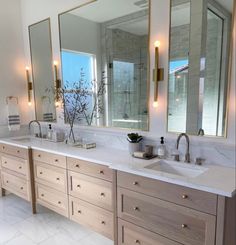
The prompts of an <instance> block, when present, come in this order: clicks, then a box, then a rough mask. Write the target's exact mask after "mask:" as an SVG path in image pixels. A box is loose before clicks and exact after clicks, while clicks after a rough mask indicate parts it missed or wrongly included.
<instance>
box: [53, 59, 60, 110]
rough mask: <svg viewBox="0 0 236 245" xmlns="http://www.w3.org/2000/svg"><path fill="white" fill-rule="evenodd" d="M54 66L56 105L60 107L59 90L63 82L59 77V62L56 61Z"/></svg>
mask: <svg viewBox="0 0 236 245" xmlns="http://www.w3.org/2000/svg"><path fill="white" fill-rule="evenodd" d="M53 66H54V78H55V91H56V98H55V105H56V107H58V106H59V104H60V96H59V89H60V88H61V80H60V79H59V77H58V62H57V61H54V62H53Z"/></svg>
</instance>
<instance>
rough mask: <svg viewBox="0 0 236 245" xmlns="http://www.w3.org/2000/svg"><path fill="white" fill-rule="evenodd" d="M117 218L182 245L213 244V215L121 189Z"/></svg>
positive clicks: (119, 190) (214, 219)
mask: <svg viewBox="0 0 236 245" xmlns="http://www.w3.org/2000/svg"><path fill="white" fill-rule="evenodd" d="M118 217H119V218H121V219H124V220H126V221H130V222H131V223H135V224H137V225H139V226H141V227H143V228H146V229H147V230H150V231H152V232H155V233H158V234H160V235H163V236H167V237H169V238H170V239H172V240H174V241H177V242H180V243H183V244H186V245H189V244H191V245H214V244H215V222H216V218H215V216H213V215H209V214H205V213H201V212H199V211H196V210H193V209H190V208H186V207H183V206H179V205H176V204H174V203H170V202H166V201H163V200H160V199H157V198H153V197H150V196H146V195H143V194H140V193H136V192H133V191H129V190H127V189H123V188H118Z"/></svg>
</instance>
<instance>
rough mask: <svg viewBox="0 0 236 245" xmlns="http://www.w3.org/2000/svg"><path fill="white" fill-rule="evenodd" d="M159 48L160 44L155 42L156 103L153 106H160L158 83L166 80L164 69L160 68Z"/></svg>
mask: <svg viewBox="0 0 236 245" xmlns="http://www.w3.org/2000/svg"><path fill="white" fill-rule="evenodd" d="M159 47H160V42H159V41H156V42H155V68H154V69H153V82H154V102H153V106H154V107H157V106H158V83H159V82H160V81H163V80H164V69H163V68H159Z"/></svg>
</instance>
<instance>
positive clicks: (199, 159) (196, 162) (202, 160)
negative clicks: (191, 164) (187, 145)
mask: <svg viewBox="0 0 236 245" xmlns="http://www.w3.org/2000/svg"><path fill="white" fill-rule="evenodd" d="M205 160H206V159H204V158H201V157H196V159H195V164H196V165H202V163H203V162H204V161H205Z"/></svg>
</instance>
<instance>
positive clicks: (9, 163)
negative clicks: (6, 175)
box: [1, 154, 28, 177]
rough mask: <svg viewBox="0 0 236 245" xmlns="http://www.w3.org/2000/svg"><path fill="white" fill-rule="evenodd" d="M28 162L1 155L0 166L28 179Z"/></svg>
mask: <svg viewBox="0 0 236 245" xmlns="http://www.w3.org/2000/svg"><path fill="white" fill-rule="evenodd" d="M27 165H28V161H27V160H25V159H22V158H17V157H14V156H10V155H5V154H2V156H1V166H2V168H6V169H9V170H12V171H14V172H17V173H19V174H22V175H24V176H27V177H28V166H27Z"/></svg>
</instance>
